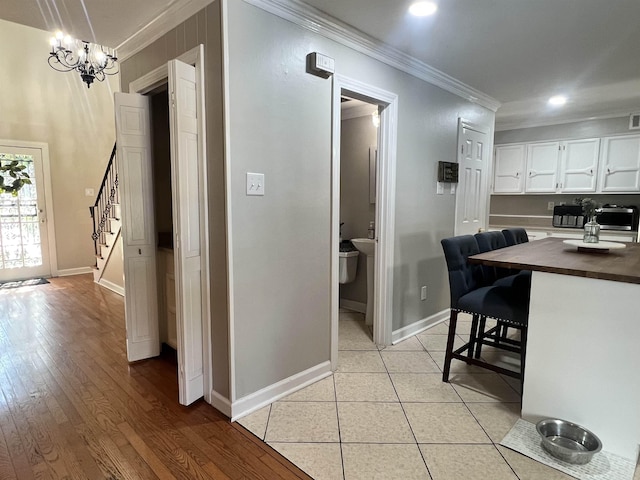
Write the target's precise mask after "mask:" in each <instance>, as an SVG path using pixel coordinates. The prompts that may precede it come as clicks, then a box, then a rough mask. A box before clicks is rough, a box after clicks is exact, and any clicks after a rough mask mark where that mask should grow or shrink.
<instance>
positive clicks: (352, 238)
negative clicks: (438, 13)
mask: <svg viewBox="0 0 640 480" xmlns="http://www.w3.org/2000/svg"><path fill="white" fill-rule="evenodd" d="M340 101H341V104H340V239H339V240H340V253H339V257H340V259H339V267H338V268H339V274H340V279H339V283H340V286H339V290H340V304H339V306H340V314H339V329H340V330H343V329H348V330H353V331H352V332H350V333H349V334H348V336H349V337H353V338H358V339H359V340H358V341H362V339H363V337H362V334H363V333H364V334H365V335H366V337H367V338H368V339H369V340H370V342H372V343H373V338H374V332H373V328H374V326H373V311H374V304H375V296H374V294H373V286H374V282H375V263H374V260H375V238H376V222H375V220H376V178H377V163H378V162H377V157H378V128H379V126H380V114H379V108H380V107H379V106H378V105H377V104H375V103H370V102H368V101H363V100H358V99H357V98H353V97H350V96H348V95H342V97H341V99H340Z"/></svg>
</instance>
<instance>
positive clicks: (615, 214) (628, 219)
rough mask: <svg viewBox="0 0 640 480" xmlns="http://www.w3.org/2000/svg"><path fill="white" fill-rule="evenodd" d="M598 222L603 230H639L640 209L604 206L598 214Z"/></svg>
mask: <svg viewBox="0 0 640 480" xmlns="http://www.w3.org/2000/svg"><path fill="white" fill-rule="evenodd" d="M596 222H598V223H599V224H600V228H601V229H602V230H621V231H626V232H628V231H632V230H638V207H636V206H633V205H632V206H620V205H603V206H602V208H600V209H599V210H598V211H597V213H596Z"/></svg>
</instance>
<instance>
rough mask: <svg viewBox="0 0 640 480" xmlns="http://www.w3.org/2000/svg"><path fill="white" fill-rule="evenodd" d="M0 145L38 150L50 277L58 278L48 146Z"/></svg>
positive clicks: (3, 142) (17, 142) (7, 142)
mask: <svg viewBox="0 0 640 480" xmlns="http://www.w3.org/2000/svg"><path fill="white" fill-rule="evenodd" d="M0 145H2V146H7V147H18V148H35V149H38V150H40V155H41V159H42V176H43V177H44V178H43V179H42V183H43V185H42V187H43V189H44V192H43V194H44V203H45V206H46V209H47V211H46V212H45V214H46V218H47V237H48V238H47V240H48V243H49V266H50V268H51V276H52V277H57V276H58V254H57V250H56V228H55V222H54V217H53V195H52V191H53V190H52V188H51V165H50V163H49V144H48V143H46V142H30V141H27V140H5V139H0Z"/></svg>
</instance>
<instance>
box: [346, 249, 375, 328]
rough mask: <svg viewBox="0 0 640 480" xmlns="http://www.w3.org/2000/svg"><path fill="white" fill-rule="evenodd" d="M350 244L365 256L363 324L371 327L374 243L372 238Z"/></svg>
mask: <svg viewBox="0 0 640 480" xmlns="http://www.w3.org/2000/svg"><path fill="white" fill-rule="evenodd" d="M351 243H353V245H354V246H355V247H356V248H357V249H358V250H359V251H360V252H362V253H364V254H365V255H366V256H367V313H366V314H365V317H364V319H365V324H367V325H373V301H374V298H373V282H374V277H373V270H374V268H375V267H374V262H373V260H374V258H375V253H376V241H375V240H374V239H372V238H352V239H351Z"/></svg>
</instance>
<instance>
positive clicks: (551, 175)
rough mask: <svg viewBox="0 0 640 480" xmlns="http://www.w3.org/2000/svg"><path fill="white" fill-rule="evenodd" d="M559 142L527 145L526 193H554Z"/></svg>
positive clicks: (556, 187) (556, 186)
mask: <svg viewBox="0 0 640 480" xmlns="http://www.w3.org/2000/svg"><path fill="white" fill-rule="evenodd" d="M559 153H560V142H545V143H531V144H528V145H527V180H526V182H525V192H527V193H556V190H557V189H558V154H559Z"/></svg>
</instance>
